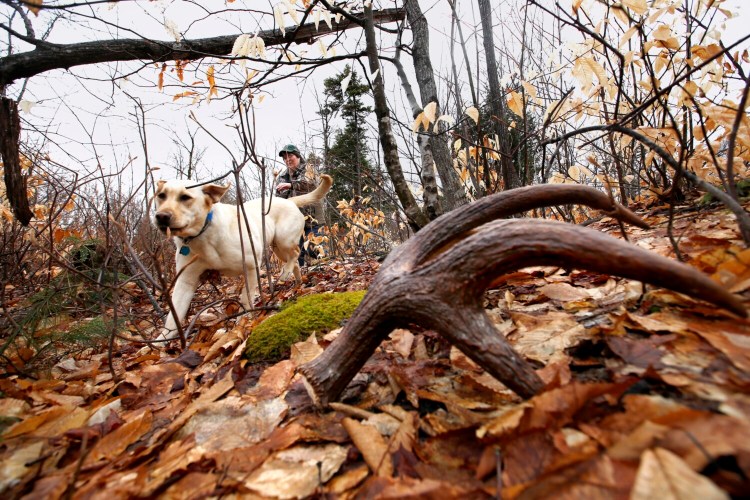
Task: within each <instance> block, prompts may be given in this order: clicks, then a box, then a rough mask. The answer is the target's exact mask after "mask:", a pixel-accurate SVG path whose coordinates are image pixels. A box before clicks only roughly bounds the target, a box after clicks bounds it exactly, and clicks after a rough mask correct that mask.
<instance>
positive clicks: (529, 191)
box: [399, 184, 649, 265]
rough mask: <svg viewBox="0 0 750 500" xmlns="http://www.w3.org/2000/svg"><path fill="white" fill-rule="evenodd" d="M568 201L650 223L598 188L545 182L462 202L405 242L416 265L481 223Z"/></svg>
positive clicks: (625, 219) (630, 220)
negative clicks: (411, 249) (411, 252)
mask: <svg viewBox="0 0 750 500" xmlns="http://www.w3.org/2000/svg"><path fill="white" fill-rule="evenodd" d="M569 204H576V205H585V206H588V207H591V208H594V209H598V210H602V211H604V212H605V213H606V214H607V215H609V216H611V217H614V218H616V219H619V220H621V221H623V222H627V223H628V224H632V225H634V226H638V227H642V228H644V229H648V227H649V225H648V224H647V223H646V222H644V221H643V220H642V219H641V218H640V217H638V216H637V215H636V214H634V213H633V212H631V211H630V210H628V208H626V207H624V206H623V205H621V204H619V203H617V202H615V201H613V200H612V199H611V198H610V197H609V196H608V195H607V194H606V193H603V192H602V191H599V190H598V189H594V188H592V187H589V186H582V185H573V184H544V185H540V186H527V187H523V188H518V189H512V190H510V191H504V192H502V193H497V194H494V195H492V196H488V197H486V198H482V199H480V200H477V201H475V202H473V203H470V204H468V205H464V206H462V207H460V208H458V209H456V210H454V211H452V212H450V213H447V214H445V215H443V216H441V217H439V218H437V219H435V220H434V221H433V222H432V223H431V224H429V225H428V226H427V227H425V228H424V229H422V230H421V231H420V232H418V233H417V234H416V235H415V236H414V237H413V238H412V239H411V240H409V241H407V242H406V243H405V245H409V246H410V247H409V248H415V247H416V248H417V250H416V251H415V253H414V256H413V262H414V264H415V265H418V264H421V263H422V262H423V261H424V260H425V259H427V258H429V255H430V254H432V253H433V252H435V251H438V250H440V248H441V247H443V246H445V245H447V244H449V243H451V242H452V241H453V240H455V239H456V238H458V237H460V236H461V235H462V234H464V233H466V232H467V231H469V230H471V229H474V228H476V227H478V226H480V225H482V224H486V223H487V222H490V221H492V220H495V219H500V218H503V217H509V216H511V215H514V214H518V213H522V212H526V211H528V210H533V209H535V208H542V207H549V206H553V205H569ZM402 246H403V245H402ZM401 253H403V252H399V254H401Z"/></svg>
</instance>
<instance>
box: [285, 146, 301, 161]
mask: <svg viewBox="0 0 750 500" xmlns="http://www.w3.org/2000/svg"><path fill="white" fill-rule="evenodd" d="M284 153H292V154H295V155H297V156H298V157H300V158H302V154H300V152H299V149H297V146H295V145H294V144H287V145H286V146H284V147H283V148H281V151H279V156H283V155H284Z"/></svg>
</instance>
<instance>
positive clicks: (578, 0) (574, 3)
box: [571, 0, 583, 15]
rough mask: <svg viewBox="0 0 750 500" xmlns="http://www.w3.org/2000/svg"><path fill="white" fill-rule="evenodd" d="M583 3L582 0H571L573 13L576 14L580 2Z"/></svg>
mask: <svg viewBox="0 0 750 500" xmlns="http://www.w3.org/2000/svg"><path fill="white" fill-rule="evenodd" d="M582 3H583V0H573V4H572V5H571V7H573V14H575V15H578V9H579V8H580V7H581V4H582Z"/></svg>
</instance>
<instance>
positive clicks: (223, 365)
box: [0, 211, 750, 499]
mask: <svg viewBox="0 0 750 500" xmlns="http://www.w3.org/2000/svg"><path fill="white" fill-rule="evenodd" d="M646 220H647V221H648V222H649V223H650V224H651V225H652V227H653V228H654V229H652V230H642V229H638V228H632V229H631V228H628V236H629V239H630V241H632V242H633V243H635V244H637V245H639V246H641V247H644V248H646V249H648V250H650V251H654V252H657V253H660V254H662V255H666V256H669V257H671V258H674V251H673V249H672V247H671V245H670V243H669V241H668V238H667V233H666V229H665V228H666V226H667V221H666V216H665V215H663V214H660V213H658V212H652V213H651V214H649V215H647V216H646ZM596 227H597V228H598V229H599V230H601V231H605V232H609V233H611V234H612V235H613V236H616V237H617V236H618V231H619V226H618V225H617V224H616V223H615V222H614V221H611V220H609V219H606V218H605V219H603V220H601V221H600V222H598V223H596ZM675 231H676V233H677V234H676V236H677V237H678V239H679V242H680V250H681V252H682V253H683V255H684V257H685V258H686V259H687V261H688V263H690V264H691V265H693V266H694V267H697V268H699V269H700V270H701V271H703V272H705V273H708V274H710V275H711V276H712V277H713V278H714V279H715V280H717V281H719V282H721V283H722V284H724V285H725V286H726V287H727V289H729V290H731V291H733V292H734V293H738V294H746V293H747V291H748V289H750V251H748V250H744V249H743V248H742V245H741V241H740V239H739V235H738V234H737V231H736V229H735V224H734V222H733V221H732V218H731V216H730V215H729V214H728V213H726V212H719V211H716V212H702V213H695V212H688V213H687V214H686V215H685V214H684V213H683V214H682V215H681V216H680V218H678V219H677V220H676V221H675ZM378 266H379V264H378V263H377V262H376V261H374V260H349V261H329V262H327V263H324V264H322V265H318V266H315V267H313V268H311V269H310V270H309V272H308V273H307V275H306V276H305V285H304V286H303V287H302V288H301V289H299V290H294V289H293V288H292V287H291V286H286V285H282V286H280V287H278V288H277V291H276V293H277V299H278V300H289V299H291V298H293V297H294V296H299V295H303V294H306V293H320V292H325V291H344V290H361V289H366V288H367V285H368V284H369V282H370V280H371V279H372V277H373V275H374V274H375V273H376V272H377V268H378ZM199 293H207V292H205V291H203V292H199ZM746 296H747V295H746ZM485 303H486V307H487V309H488V313H489V314H490V316H491V317H492V318H493V319H494V321H495V323H496V325H497V328H498V330H499V331H500V332H501V334H503V335H505V336H506V337H507V338H508V339H509V341H510V342H511V343H512V344H513V345H514V347H515V349H516V350H517V351H518V352H520V353H521V354H522V355H523V356H524V357H525V358H526V359H527V360H529V361H530V362H531V363H533V364H534V366H535V368H537V371H538V373H539V375H540V376H541V378H542V379H543V380H544V382H545V384H546V387H545V389H544V391H543V392H541V393H540V394H538V395H536V396H535V397H533V398H531V399H529V400H527V401H523V400H521V399H520V398H519V397H518V396H516V395H515V394H514V393H512V392H511V391H510V390H508V389H507V388H506V387H505V386H503V384H501V383H500V382H497V381H496V380H495V379H493V378H492V377H490V376H489V375H487V374H486V373H484V372H483V371H482V369H481V368H479V367H478V366H477V365H476V364H475V363H473V362H472V361H471V360H470V359H469V358H467V357H466V356H465V355H464V354H463V353H462V352H460V351H458V350H457V349H456V348H454V347H452V346H450V345H449V344H447V342H446V341H445V339H443V338H442V337H441V336H439V335H437V334H436V333H435V332H431V331H423V330H417V329H415V330H413V331H409V330H397V331H394V332H393V333H392V334H391V336H390V337H389V339H388V340H386V341H385V342H384V343H383V344H382V346H381V348H380V349H379V350H378V351H377V352H376V354H375V355H374V356H373V357H372V358H371V359H370V360H369V361H368V363H367V364H366V365H365V367H364V368H363V370H362V371H361V373H360V374H359V375H358V376H357V377H355V379H354V380H353V381H352V383H351V384H350V386H349V387H348V388H347V390H346V391H345V393H344V396H343V398H342V401H341V402H339V403H335V404H332V405H331V406H330V407H329V408H325V409H318V408H315V407H314V405H313V404H312V402H311V401H310V399H309V396H308V395H307V391H306V390H305V387H304V382H303V381H302V380H300V377H299V375H298V374H297V373H296V367H297V366H299V365H300V364H302V363H304V362H306V361H309V360H310V359H312V358H314V357H315V356H317V355H318V354H319V353H320V352H322V350H323V349H325V347H326V345H327V344H328V343H330V341H331V340H332V338H334V337H335V336H336V333H337V332H336V331H334V332H331V333H329V334H328V335H326V336H325V337H322V338H320V339H318V338H316V337H315V336H311V337H310V338H309V339H307V340H306V341H304V342H300V343H299V344H297V345H295V346H294V347H293V349H292V355H291V357H290V359H288V360H283V361H281V362H279V363H276V364H273V365H252V364H249V363H248V362H247V361H246V360H243V359H242V357H241V353H242V352H243V349H244V343H245V340H246V339H247V336H248V333H249V331H250V330H251V328H252V327H253V326H254V325H255V324H257V320H253V319H252V318H249V317H241V318H239V319H236V320H233V321H217V320H216V316H214V317H212V316H210V315H209V316H207V317H206V318H200V319H199V320H198V321H197V327H196V331H197V335H196V338H195V339H194V341H193V343H192V344H191V345H190V347H189V349H188V350H186V351H185V352H183V353H182V354H180V353H175V352H173V351H169V350H167V351H164V352H159V351H153V352H150V353H147V354H145V355H144V354H143V353H142V352H139V351H138V349H136V348H133V346H130V345H127V344H125V343H120V344H116V348H115V354H114V358H113V362H114V368H115V372H116V373H117V374H118V379H117V380H114V379H113V378H112V376H111V375H110V374H109V372H108V366H107V355H106V353H98V354H92V353H88V354H87V355H86V356H83V355H81V357H80V358H69V359H66V360H63V361H62V362H60V363H59V364H58V366H57V367H56V368H55V369H54V370H53V371H52V374H53V375H52V377H53V378H50V379H47V380H31V379H27V378H24V377H21V376H19V375H9V376H6V377H4V378H2V379H0V390H1V391H2V394H3V399H0V415H1V416H2V418H3V423H4V424H5V425H6V427H5V430H4V431H3V434H2V445H0V446H1V447H0V461H1V462H2V466H0V491H2V492H3V495H4V497H7V498H23V497H25V498H63V497H70V498H100V497H105V496H106V497H107V498H133V497H151V496H164V497H169V498H204V497H230V498H232V497H245V496H251V497H253V496H255V497H270V498H306V497H313V496H322V495H328V496H332V497H337V498H355V497H362V498H379V497H427V498H432V497H434V498H468V497H470V498H485V497H486V498H492V497H502V498H544V497H549V496H554V497H555V498H580V497H583V496H593V497H597V498H610V497H617V498H623V497H630V498H638V499H640V498H653V497H655V496H660V497H664V498H696V497H700V498H728V497H730V496H742V495H744V494H746V493H747V491H750V396H748V393H750V323H749V322H748V321H745V320H740V319H738V318H736V317H734V316H732V315H731V314H729V313H726V312H724V311H721V310H717V309H716V308H713V307H709V306H707V305H705V304H703V303H700V302H698V301H695V300H693V299H690V298H687V297H685V296H682V295H680V294H678V293H674V292H669V291H665V290H654V289H645V290H644V288H643V286H642V285H641V284H640V283H634V282H630V281H627V280H623V279H618V278H613V277H610V276H606V275H600V274H596V273H591V272H588V271H584V270H570V269H564V268H558V267H540V268H533V269H522V270H518V271H517V272H514V273H511V274H508V275H506V276H504V277H502V278H500V279H498V280H497V281H496V282H495V283H494V284H493V288H492V289H491V290H489V291H488V293H487V294H486V301H485ZM222 314H223V312H222V311H218V316H221V315H222Z"/></svg>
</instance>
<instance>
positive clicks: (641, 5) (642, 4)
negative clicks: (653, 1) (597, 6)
mask: <svg viewBox="0 0 750 500" xmlns="http://www.w3.org/2000/svg"><path fill="white" fill-rule="evenodd" d="M622 4H623V5H624V6H625V7H627V8H629V9H630V10H632V11H633V12H635V13H636V14H638V15H639V16H642V15H643V14H644V13H645V12H646V11H647V10H648V5H647V4H646V0H622Z"/></svg>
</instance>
